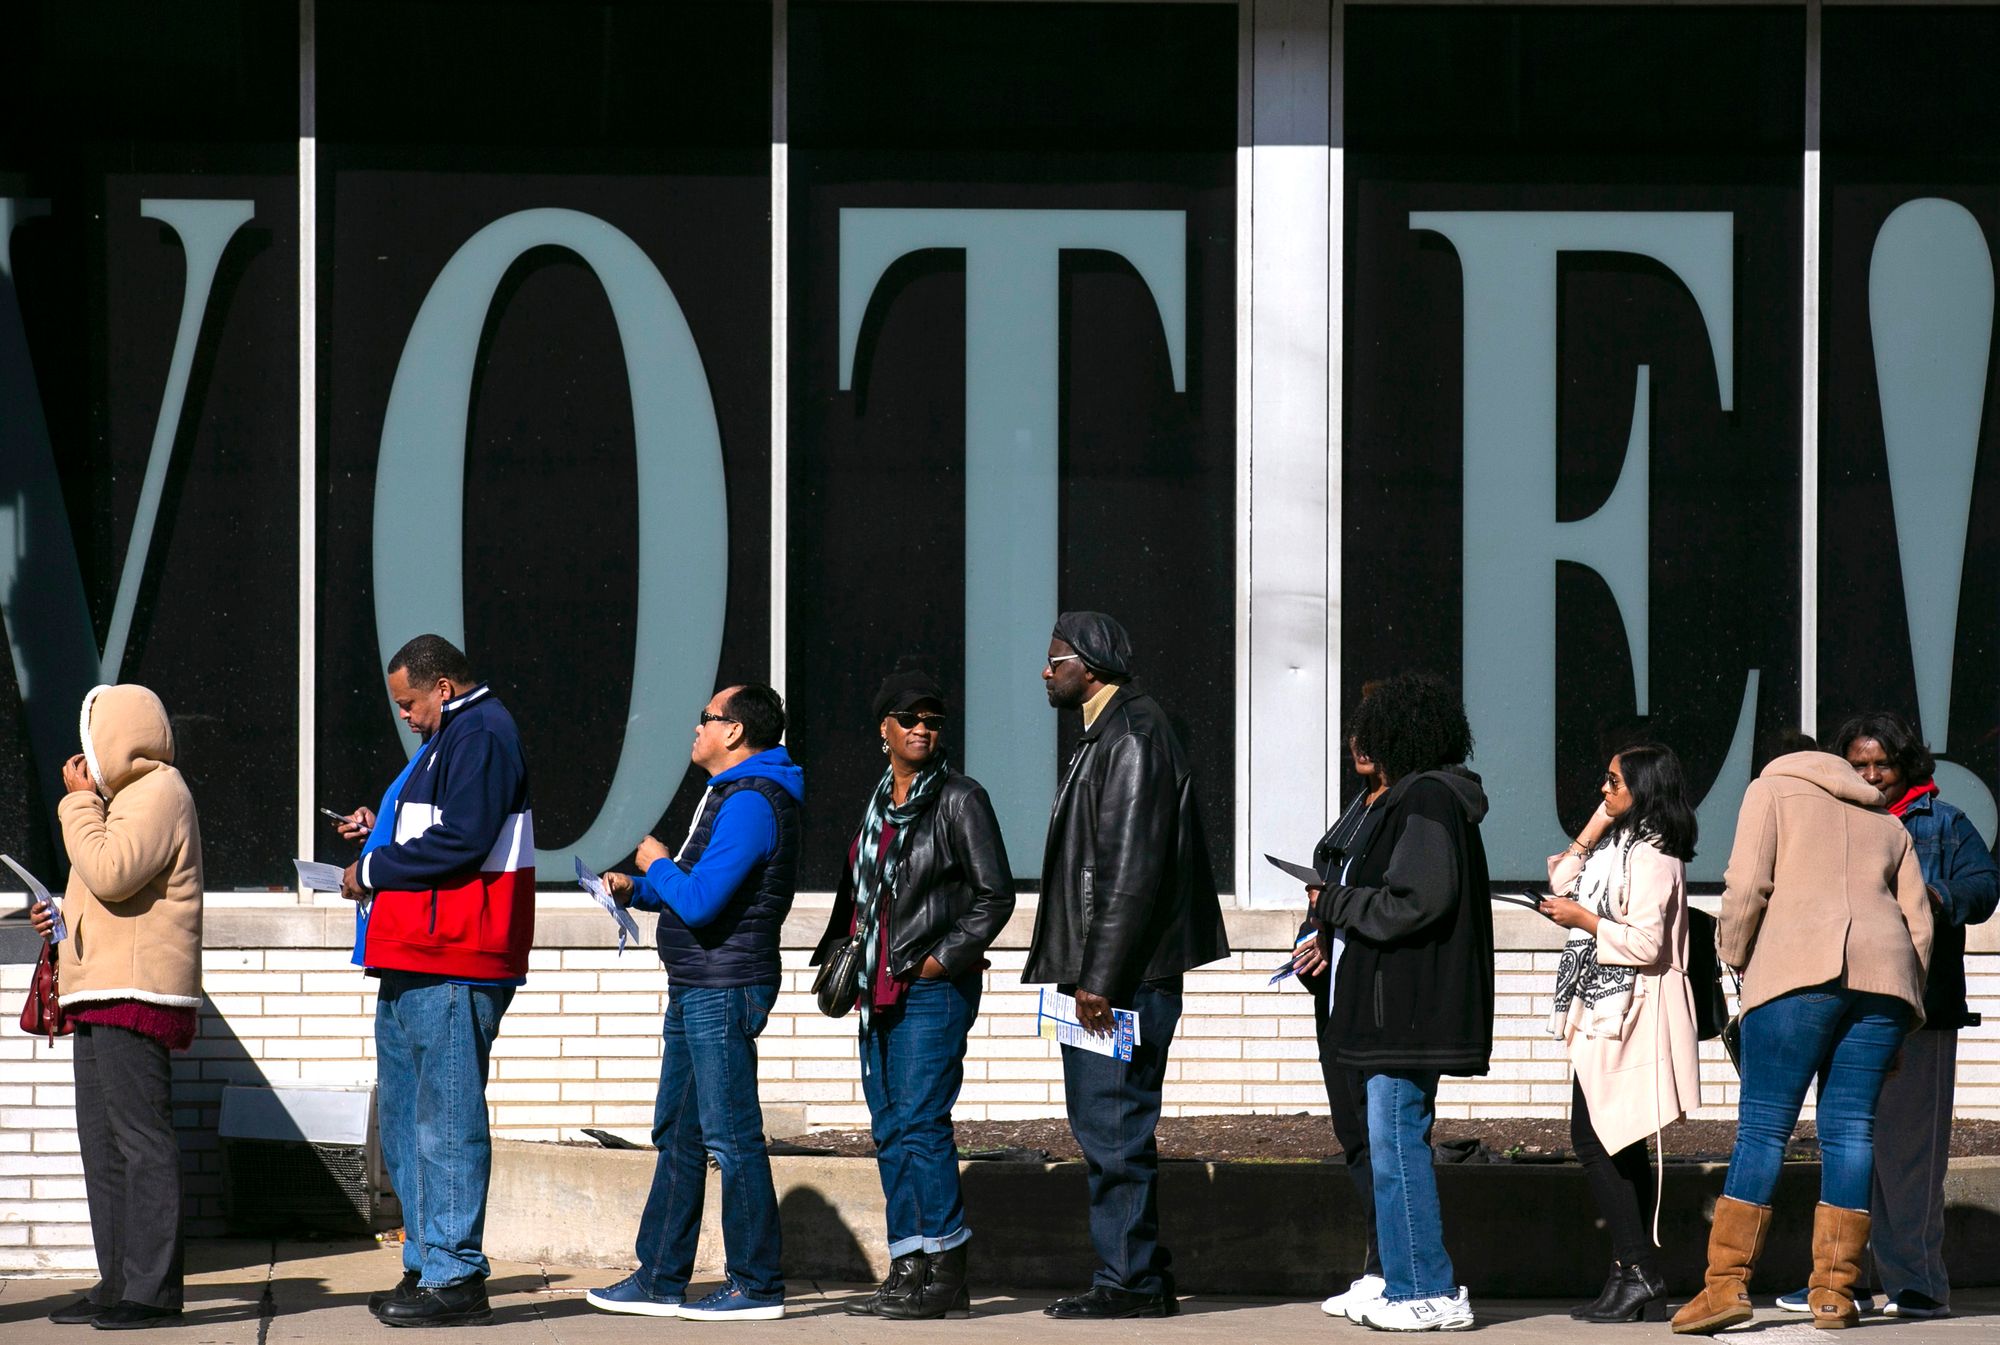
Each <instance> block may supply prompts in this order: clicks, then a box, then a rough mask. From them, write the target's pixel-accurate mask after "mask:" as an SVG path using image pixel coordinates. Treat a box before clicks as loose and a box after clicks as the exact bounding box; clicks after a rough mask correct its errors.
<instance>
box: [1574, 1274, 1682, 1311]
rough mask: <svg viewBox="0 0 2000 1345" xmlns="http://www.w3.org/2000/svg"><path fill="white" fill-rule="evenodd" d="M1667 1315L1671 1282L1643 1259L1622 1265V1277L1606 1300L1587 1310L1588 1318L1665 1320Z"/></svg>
mask: <svg viewBox="0 0 2000 1345" xmlns="http://www.w3.org/2000/svg"><path fill="white" fill-rule="evenodd" d="M1666 1319H1667V1282H1666V1281H1665V1280H1663V1279H1661V1278H1660V1275H1659V1272H1658V1271H1656V1270H1654V1269H1653V1268H1652V1267H1650V1266H1648V1265H1646V1264H1644V1263H1643V1262H1641V1263H1638V1264H1635V1265H1629V1266H1627V1265H1620V1266H1619V1267H1618V1278H1617V1280H1616V1282H1615V1283H1614V1284H1613V1285H1612V1287H1611V1289H1610V1292H1609V1293H1608V1294H1607V1295H1606V1296H1605V1299H1604V1301H1602V1302H1600V1303H1596V1304H1593V1305H1592V1306H1591V1307H1589V1308H1587V1309H1585V1310H1584V1314H1583V1317H1582V1319H1581V1320H1583V1321H1586V1322H1663V1321H1665V1320H1666Z"/></svg>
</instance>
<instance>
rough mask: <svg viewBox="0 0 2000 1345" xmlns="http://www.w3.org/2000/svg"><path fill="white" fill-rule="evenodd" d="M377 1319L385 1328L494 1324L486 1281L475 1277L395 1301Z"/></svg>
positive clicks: (384, 1308)
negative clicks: (487, 1295)
mask: <svg viewBox="0 0 2000 1345" xmlns="http://www.w3.org/2000/svg"><path fill="white" fill-rule="evenodd" d="M375 1316H376V1319H377V1320H378V1321H380V1322H381V1323H382V1325H384V1326H483V1325H485V1324H486V1323H487V1322H490V1321H492V1320H493V1309H492V1307H491V1306H490V1305H489V1304H488V1303H487V1301H486V1277H485V1276H484V1275H471V1276H468V1277H466V1278H465V1279H462V1280H458V1281H455V1282H454V1283H451V1284H441V1285H439V1286H438V1287H437V1288H435V1289H424V1288H419V1289H418V1290H417V1292H416V1293H414V1294H412V1295H411V1296H410V1297H408V1298H392V1299H390V1300H389V1301H388V1302H386V1303H384V1304H383V1305H382V1311H380V1312H378V1313H376V1314H375Z"/></svg>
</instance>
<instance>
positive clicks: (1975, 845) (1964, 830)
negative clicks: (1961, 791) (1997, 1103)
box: [1903, 794, 2000, 1032]
mask: <svg viewBox="0 0 2000 1345" xmlns="http://www.w3.org/2000/svg"><path fill="white" fill-rule="evenodd" d="M1903 825H1904V826H1905V827H1907V828H1908V829H1909V832H1910V839H1911V841H1913V842H1914V843H1915V845H1916V850H1917V864H1918V866H1919V867H1921V868H1922V869H1923V871H1924V883H1925V885H1926V886H1928V887H1929V888H1930V890H1931V891H1932V892H1933V893H1935V894H1936V896H1937V900H1938V903H1939V910H1938V921H1937V926H1936V928H1937V933H1936V936H1935V938H1934V939H1933V941H1932V943H1931V967H1930V977H1929V979H1928V980H1927V982H1926V983H1925V986H1924V1013H1925V1023H1924V1026H1925V1028H1927V1029H1930V1030H1935V1031H1944V1032H1953V1031H1957V1030H1958V1029H1959V1028H1962V1027H1971V1026H1974V1025H1975V1024H1977V1023H1978V1021H1979V1019H1978V1018H1977V1017H1976V1016H1974V1015H1973V1014H1971V1013H1969V1012H1967V1009H1966V1004H1965V927H1966V926H1967V925H1976V924H1978V923H1980V922H1981V921H1982V920H1985V919H1987V918H1989V917H1990V916H1991V915H1992V914H1993V911H1994V908H1995V906H1996V905H2000V864H1995V863H1994V861H1993V852H1992V851H1990V850H1988V849H1987V848H1986V842H1985V841H1983V840H1981V839H1980V836H1979V832H1978V830H1977V829H1976V828H1975V827H1974V826H1973V825H1972V822H1971V821H1970V820H1969V819H1968V818H1967V817H1966V815H1965V814H1964V813H1962V812H1960V811H1959V810H1958V809H1957V808H1954V807H1953V806H1952V805H1951V804H1949V803H1946V802H1945V801H1944V800H1943V799H1940V798H1939V797H1938V796H1937V795H1935V794H1927V795H1925V796H1924V797H1922V798H1920V799H1917V800H1915V801H1914V802H1912V803H1911V804H1910V806H1909V807H1908V808H1906V809H1904V810H1903Z"/></svg>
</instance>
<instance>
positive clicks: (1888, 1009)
mask: <svg viewBox="0 0 2000 1345" xmlns="http://www.w3.org/2000/svg"><path fill="white" fill-rule="evenodd" d="M1910 1017H1911V1014H1910V1006H1909V1005H1907V1004H1905V1003H1903V1002H1902V1001H1901V1000H1898V999H1892V998H1890V997H1889V996H1887V995H1865V994H1861V993H1859V992H1857V991H1853V990H1845V989H1842V988H1841V987H1839V986H1829V987H1827V988H1825V989H1820V990H1794V991H1793V992H1792V993H1791V994H1789V995H1780V996H1779V997H1778V998H1776V999H1774V1000H1771V1001H1770V1002H1769V1003H1766V1004H1759V1005H1758V1006H1757V1007H1756V1008H1754V1009H1752V1010H1750V1012H1748V1013H1746V1014H1744V1015H1743V1087H1742V1090H1741V1093H1740V1095H1739V1098H1738V1101H1737V1104H1736V1149H1735V1152H1733V1153H1732V1154H1730V1156H1729V1177H1728V1180H1727V1181H1726V1182H1725V1183H1724V1184H1723V1194H1724V1195H1726V1196H1728V1197H1730V1198H1731V1199H1732V1200H1742V1201H1747V1202H1749V1203H1750V1204H1752V1205H1768V1204H1770V1203H1771V1193H1772V1192H1773V1191H1775V1190H1777V1189H1778V1169H1779V1167H1780V1166H1781V1165H1782V1164H1783V1162H1784V1159H1785V1144H1786V1142H1787V1141H1789V1140H1790V1139H1791V1137H1792V1128H1793V1127H1794V1126H1796V1125H1797V1124H1798V1119H1799V1108H1800V1107H1801V1106H1803V1105H1804V1103H1805V1099H1806V1089H1807V1088H1808V1087H1809V1086H1810V1085H1811V1084H1812V1081H1813V1076H1814V1075H1815V1074H1820V1073H1821V1071H1822V1070H1823V1071H1824V1074H1823V1077H1821V1079H1820V1086H1819V1109H1818V1120H1819V1150H1820V1184H1819V1190H1820V1196H1819V1198H1820V1200H1821V1201H1822V1202H1823V1203H1825V1204H1828V1205H1838V1206H1840V1207H1841V1208H1842V1209H1849V1210H1865V1209H1867V1208H1868V1188H1869V1186H1870V1184H1871V1182H1872V1179H1873V1176H1874V1161H1875V1102H1876V1099H1877V1098H1878V1097H1879V1096H1880V1095H1881V1092H1882V1080H1883V1077H1884V1076H1885V1075H1887V1074H1888V1072H1889V1062H1890V1061H1891V1060H1893V1059H1894V1058H1895V1056H1896V1049H1897V1048H1898V1047H1899V1046H1901V1045H1902V1044H1903V1035H1904V1029H1905V1027H1906V1026H1907V1024H1908V1023H1909V1021H1910Z"/></svg>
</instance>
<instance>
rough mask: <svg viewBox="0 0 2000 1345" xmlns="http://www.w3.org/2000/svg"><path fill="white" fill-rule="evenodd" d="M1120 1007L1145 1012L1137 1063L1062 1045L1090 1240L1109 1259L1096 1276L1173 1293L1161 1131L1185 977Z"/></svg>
mask: <svg viewBox="0 0 2000 1345" xmlns="http://www.w3.org/2000/svg"><path fill="white" fill-rule="evenodd" d="M1117 1007H1119V1008H1129V1009H1132V1010H1133V1011H1135V1012H1136V1013H1137V1014H1138V1015H1139V1045H1138V1046H1136V1047H1135V1048H1133V1051H1132V1059H1131V1061H1130V1063H1127V1062H1125V1061H1122V1060H1114V1059H1112V1058H1111V1057H1110V1056H1103V1055H1098V1054H1096V1053H1095V1052H1092V1051H1086V1050H1083V1049H1081V1048H1079V1047H1075V1046H1065V1047H1063V1048H1062V1057H1063V1097H1064V1100H1065V1101H1066V1103H1067V1104H1068V1107H1069V1129H1070V1133H1071V1134H1072V1135H1074V1136H1076V1143H1077V1147H1078V1148H1080V1149H1082V1150H1083V1160H1084V1163H1085V1165H1086V1166H1087V1167H1088V1169H1089V1173H1090V1240H1091V1242H1092V1243H1093V1244H1094V1245H1095V1246H1096V1248H1097V1256H1098V1259H1099V1260H1100V1261H1102V1262H1103V1264H1102V1265H1101V1266H1100V1267H1099V1268H1098V1271H1097V1273H1096V1275H1095V1276H1093V1277H1092V1283H1093V1284H1102V1285H1108V1286H1110V1287H1111V1288H1114V1289H1127V1290H1130V1291H1131V1292H1133V1293H1141V1294H1171V1293H1172V1292H1174V1276H1173V1271H1172V1270H1170V1269H1169V1268H1168V1267H1169V1266H1170V1265H1171V1264H1172V1262H1173V1257H1172V1255H1171V1254H1169V1253H1168V1251H1167V1249H1166V1248H1165V1247H1162V1246H1161V1245H1160V1198H1159V1176H1160V1150H1159V1146H1158V1145H1157V1144H1156V1143H1155V1142H1154V1135H1153V1132H1154V1129H1155V1128H1156V1127H1157V1126H1158V1125H1159V1122H1160V1089H1161V1085H1162V1084H1163V1083H1164V1082H1165V1080H1166V1077H1167V1048H1168V1047H1169V1046H1171V1045H1172V1044H1173V1040H1174V1027H1175V1025H1176V1024H1178V1023H1179V1022H1180V1020H1181V978H1180V977H1178V976H1174V977H1169V978H1166V979H1163V980H1158V981H1146V982H1143V983H1141V984H1140V986H1139V989H1138V990H1137V991H1136V992H1135V993H1134V994H1133V996H1132V1002H1131V1003H1130V1004H1121V1005H1119V1006H1117Z"/></svg>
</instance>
